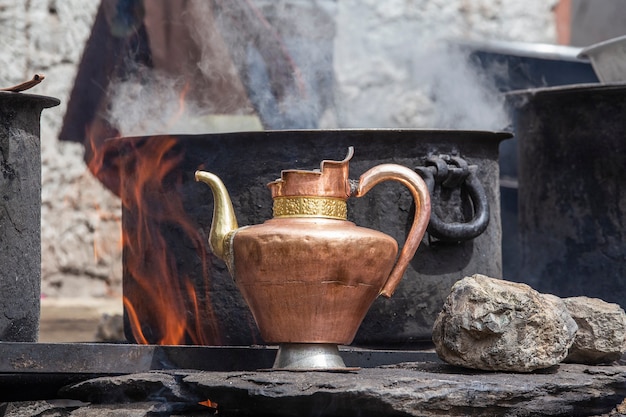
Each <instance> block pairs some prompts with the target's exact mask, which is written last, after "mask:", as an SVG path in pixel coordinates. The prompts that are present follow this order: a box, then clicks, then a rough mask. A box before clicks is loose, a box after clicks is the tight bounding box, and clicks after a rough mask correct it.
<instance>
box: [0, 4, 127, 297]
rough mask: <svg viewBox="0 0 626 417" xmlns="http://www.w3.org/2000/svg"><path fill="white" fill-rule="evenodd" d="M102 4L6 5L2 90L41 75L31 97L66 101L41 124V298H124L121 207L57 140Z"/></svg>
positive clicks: (0, 21) (77, 152)
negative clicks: (39, 81)
mask: <svg viewBox="0 0 626 417" xmlns="http://www.w3.org/2000/svg"><path fill="white" fill-rule="evenodd" d="M98 4H99V0H29V1H17V2H16V1H11V0H2V1H0V39H1V41H0V42H2V48H1V52H0V64H1V65H2V71H0V84H1V85H3V86H9V85H13V84H16V83H18V82H21V81H24V80H26V79H29V78H31V77H32V75H33V74H34V73H42V74H44V75H45V76H46V78H45V80H44V81H43V82H42V83H41V84H40V85H38V86H36V87H35V88H33V89H31V90H29V91H28V92H29V93H32V94H41V95H47V96H53V97H57V98H59V99H60V100H61V105H60V106H58V107H54V108H51V109H47V110H44V111H43V114H42V118H41V149H42V155H41V162H42V196H41V198H42V207H41V214H42V235H41V238H42V294H43V296H52V297H54V296H64V297H73V296H94V297H102V296H109V295H117V294H119V293H120V292H121V270H120V250H119V248H120V231H119V229H120V227H119V225H120V214H119V213H120V205H119V201H117V199H115V198H114V197H113V196H112V195H111V194H110V193H109V192H108V191H107V190H106V189H104V187H102V186H101V185H100V183H99V182H98V181H96V180H95V179H94V178H93V177H92V175H91V173H90V172H89V171H88V170H87V168H86V166H85V164H84V162H83V147H82V145H79V144H75V143H67V142H60V141H58V140H57V135H58V132H59V131H60V129H61V123H62V120H63V114H64V109H65V107H66V104H67V98H68V96H69V93H70V91H71V88H72V85H73V81H74V76H75V73H76V69H77V65H78V62H79V60H80V57H81V54H82V49H83V45H84V44H85V41H86V40H87V38H88V36H89V34H90V32H91V25H92V23H93V19H94V17H95V12H96V10H97V7H98Z"/></svg>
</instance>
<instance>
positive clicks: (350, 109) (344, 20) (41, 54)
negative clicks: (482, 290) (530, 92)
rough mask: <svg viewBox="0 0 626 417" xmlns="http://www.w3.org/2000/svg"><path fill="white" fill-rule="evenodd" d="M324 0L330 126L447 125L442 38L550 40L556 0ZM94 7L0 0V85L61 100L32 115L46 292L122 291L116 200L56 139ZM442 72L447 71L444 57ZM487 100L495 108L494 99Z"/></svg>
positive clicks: (467, 99)
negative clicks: (438, 88)
mask: <svg viewBox="0 0 626 417" xmlns="http://www.w3.org/2000/svg"><path fill="white" fill-rule="evenodd" d="M293 3H299V1H297V0H293ZM300 3H302V1H300ZM305 3H306V2H305ZM323 3H326V5H325V7H329V6H330V8H331V9H332V13H334V15H335V17H336V37H335V41H334V46H333V49H334V63H333V66H334V72H335V77H336V83H337V85H336V91H335V93H336V96H335V103H336V106H337V112H336V114H335V115H333V117H331V118H330V121H327V122H326V124H327V125H329V126H333V125H335V126H340V127H395V126H397V127H434V124H435V123H446V120H445V118H446V117H445V114H444V115H443V116H442V113H441V112H439V113H437V111H436V110H435V109H434V108H433V104H432V102H431V100H430V97H431V96H432V94H430V93H431V92H429V88H430V87H431V86H430V85H429V82H430V81H431V80H432V79H433V78H432V75H433V73H439V72H440V71H439V70H437V69H436V68H441V66H439V67H437V66H434V65H431V64H433V61H436V60H437V59H440V57H439V56H438V55H436V54H432V53H431V51H432V50H433V49H432V47H433V45H435V44H436V42H437V41H438V40H440V39H468V38H476V39H498V40H517V41H531V42H547V43H554V42H555V40H556V31H555V27H554V19H553V15H552V8H553V6H554V5H555V1H545V0H529V1H525V2H514V1H504V0H471V1H470V0H387V1H384V2H381V1H377V0H340V1H337V2H333V1H325V2H323ZM98 5H99V0H28V1H23V2H14V1H10V0H0V42H1V43H2V48H1V50H0V64H1V65H2V66H1V68H2V70H1V71H0V85H3V86H8V85H13V84H16V83H18V82H21V81H23V80H26V79H29V78H31V77H32V75H33V74H34V73H37V72H40V73H43V74H45V75H46V79H45V81H44V82H43V83H42V84H40V85H39V86H37V87H35V88H34V89H33V90H31V92H32V93H33V94H42V95H49V96H54V97H57V98H59V99H60V100H61V105H60V106H59V107H56V108H52V109H48V110H45V111H44V113H43V115H42V121H41V140H42V156H41V162H42V165H43V167H42V209H41V210H42V293H43V296H45V297H119V296H120V295H121V235H120V203H119V201H118V199H117V198H115V197H114V196H113V195H112V194H111V193H110V192H108V191H107V190H106V189H105V188H104V187H102V186H101V185H100V184H99V183H98V181H96V180H95V179H94V178H93V177H92V175H91V174H90V172H89V171H88V170H87V168H86V166H85V164H84V162H83V147H82V145H79V144H75V143H67V142H60V141H59V140H58V139H57V136H58V132H59V130H60V128H61V122H62V119H63V115H64V109H65V106H66V103H67V99H68V96H69V94H70V91H71V88H72V85H73V80H74V77H75V74H76V70H77V65H78V62H79V60H80V57H81V53H82V50H83V46H84V44H85V41H86V39H87V38H88V36H89V34H90V30H91V25H92V23H93V19H94V16H95V12H96V10H97V7H98ZM443 67H446V65H445V63H444V65H443ZM448 69H450V70H455V69H456V68H455V66H454V65H448ZM453 72H454V71H453ZM462 75H463V74H462ZM463 76H465V75H463ZM438 80H439V81H438V82H444V83H445V82H448V83H450V87H452V89H451V90H452V91H455V90H456V91H457V92H458V91H461V90H460V85H456V84H455V83H457V82H458V81H456V79H454V78H452V77H451V78H446V77H443V78H441V77H439V78H438ZM442 80H443V81H442ZM464 94H465V93H464ZM472 94H474V93H471V92H469V93H467V94H465V95H461V96H458V95H455V94H452V93H451V94H450V97H448V98H446V100H448V101H447V102H448V103H449V105H450V106H453V105H456V104H459V103H461V104H464V105H466V104H468V103H469V104H470V106H469V107H460V108H459V110H458V111H459V112H460V113H459V114H465V113H463V112H464V111H465V110H463V109H464V108H466V109H467V111H468V112H469V111H471V110H472V109H471V108H472V106H471V103H472V100H473V97H474V96H472ZM492 104H493V106H496V105H497V101H495V102H493V103H492ZM491 110H493V111H491ZM491 113H497V109H496V108H495V107H494V108H492V109H489V108H488V109H487V111H486V113H485V112H482V113H478V116H479V117H483V116H485V115H487V116H488V117H487V120H488V121H489V123H493V124H495V125H496V127H497V124H498V123H500V122H501V120H499V119H497V118H491V116H490V114H491ZM457 119H458V118H457ZM448 122H449V121H448ZM466 123H472V122H471V121H470V120H469V119H468V120H467V121H466Z"/></svg>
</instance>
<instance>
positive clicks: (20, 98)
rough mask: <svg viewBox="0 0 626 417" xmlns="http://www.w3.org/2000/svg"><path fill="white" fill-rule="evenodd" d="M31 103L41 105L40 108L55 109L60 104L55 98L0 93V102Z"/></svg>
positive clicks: (9, 92)
mask: <svg viewBox="0 0 626 417" xmlns="http://www.w3.org/2000/svg"><path fill="white" fill-rule="evenodd" d="M9 100H13V101H17V102H33V103H38V104H40V105H41V107H42V108H44V109H47V108H49V107H55V106H58V105H59V104H61V100H59V99H58V98H55V97H50V96H42V95H39V94H28V93H15V92H12V91H0V101H9Z"/></svg>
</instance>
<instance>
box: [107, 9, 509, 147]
mask: <svg viewBox="0 0 626 417" xmlns="http://www.w3.org/2000/svg"><path fill="white" fill-rule="evenodd" d="M288 3H289V4H291V3H290V2H272V1H260V0H257V1H255V2H252V1H250V0H232V1H230V0H229V1H226V0H213V1H211V2H209V1H191V2H189V3H187V4H188V8H187V9H186V10H184V12H182V14H181V15H180V16H177V17H175V20H176V19H177V20H178V21H177V22H176V25H178V26H176V25H174V26H173V27H175V28H180V25H181V22H183V23H184V27H185V28H186V29H185V30H187V31H188V32H189V33H188V34H187V37H188V40H192V41H193V42H192V43H191V44H187V45H186V46H182V45H181V48H183V49H184V48H185V47H187V46H190V45H191V49H190V51H189V52H187V53H188V54H190V55H191V59H189V60H188V62H187V64H186V65H188V66H190V67H185V66H184V65H183V64H182V63H177V62H172V61H176V60H177V58H178V57H167V56H165V57H161V60H160V61H159V58H158V56H157V58H156V59H155V67H156V68H147V67H138V68H133V69H132V73H131V75H128V74H126V75H125V77H124V79H123V80H118V82H116V83H114V84H113V85H112V86H111V87H110V89H109V97H110V104H109V107H108V115H107V117H108V120H109V121H110V122H111V124H113V125H114V126H116V127H117V129H118V130H119V131H120V133H121V135H122V136H130V135H145V134H155V133H210V132H213V131H225V130H258V129H262V128H265V129H289V128H319V127H403V128H445V129H477V130H502V129H503V128H506V127H507V126H508V125H509V120H508V116H507V114H506V111H505V107H504V97H503V95H502V94H501V93H500V92H499V91H497V89H496V88H495V86H494V84H493V82H492V74H487V73H486V72H484V71H481V69H480V68H478V67H476V66H473V65H472V62H471V61H470V59H469V56H468V51H467V50H463V49H462V48H459V47H456V46H454V45H452V44H451V43H449V42H431V43H429V44H427V45H426V46H424V44H423V43H420V42H415V41H413V42H411V43H410V44H406V45H407V47H406V49H405V50H404V51H403V53H404V57H402V58H399V59H398V62H397V63H396V62H394V60H396V59H397V58H396V57H385V56H382V57H381V58H380V60H382V61H385V60H387V62H384V65H381V66H380V67H385V66H386V68H388V70H385V69H384V68H382V69H380V70H379V72H378V73H377V72H376V69H374V70H373V71H372V72H367V73H366V72H363V75H364V77H362V78H365V79H368V78H369V79H371V80H374V79H375V78H376V77H377V76H380V79H381V81H376V82H373V84H374V85H375V86H374V87H371V86H370V85H367V84H359V82H360V81H358V80H356V78H358V73H359V72H360V71H364V70H361V69H359V68H358V63H357V64H356V67H355V64H354V63H352V64H351V66H342V60H343V61H346V60H347V59H346V58H343V57H341V56H339V57H337V58H339V59H338V61H336V60H335V59H334V56H333V55H334V54H336V51H337V50H339V51H346V52H349V51H348V50H347V49H342V48H348V49H349V47H347V46H344V47H339V49H338V48H337V45H336V42H337V41H338V38H337V37H336V36H335V35H336V34H337V30H338V28H337V26H338V25H341V24H343V23H342V22H343V20H341V19H342V18H341V17H338V16H337V10H336V5H334V2H332V1H326V2H325V1H321V2H312V3H311V4H305V3H299V2H293V4H294V5H296V4H297V7H296V6H293V5H291V6H289V7H287V6H286V4H288ZM327 3H328V4H330V5H333V7H331V8H330V9H328V7H327V8H324V7H320V6H318V4H320V5H324V4H327ZM150 4H151V3H147V5H150ZM168 7H169V6H168ZM302 8H304V9H302ZM150 12H151V11H150V8H149V7H148V8H147V15H148V16H149V15H150ZM304 15H306V16H307V17H308V18H307V19H302V18H301V17H302V16H304ZM343 18H345V16H344V17H343ZM337 19H339V20H337ZM149 29H150V28H149ZM150 30H154V27H152V29H150ZM150 30H149V31H148V35H150V34H151V32H150ZM351 36H356V35H355V34H353V35H351ZM359 36H365V34H361V35H359ZM345 40H346V39H343V40H341V39H339V41H340V42H341V41H343V42H345ZM399 42H405V40H402V39H400V40H399ZM151 46H152V47H154V44H153V45H151ZM172 50H174V49H172ZM373 53H375V51H374V52H373ZM354 57H355V58H356V59H357V60H358V59H359V57H358V56H356V55H355V56H354ZM405 57H407V58H405ZM194 59H195V60H194ZM348 59H352V56H351V57H350V58H348ZM338 62H339V65H338ZM396 64H398V65H397V67H399V68H402V69H401V70H398V71H396V70H395V69H394V67H396ZM361 66H363V67H368V66H370V65H369V64H368V62H367V61H364V62H363V63H362V64H361ZM371 66H372V67H374V68H376V67H377V66H376V65H371ZM160 67H163V68H160ZM355 68H356V69H357V71H356V73H357V75H354V76H352V77H354V79H355V80H351V79H350V77H351V76H348V77H346V76H345V75H344V74H341V72H342V71H348V72H354V71H352V69H355ZM389 68H391V69H389ZM502 70H503V71H505V70H506V69H502ZM385 71H387V72H388V73H385ZM394 71H396V73H394ZM390 74H391V75H390ZM397 74H401V75H397ZM346 79H347V80H348V83H347V84H348V85H347V87H346V85H338V83H341V82H342V81H345V80H346ZM351 83H353V84H354V85H351ZM370 84H372V83H370ZM337 103H339V106H338V105H337ZM224 115H231V116H232V115H236V116H239V117H230V118H227V117H225V116H224ZM218 116H219V117H218Z"/></svg>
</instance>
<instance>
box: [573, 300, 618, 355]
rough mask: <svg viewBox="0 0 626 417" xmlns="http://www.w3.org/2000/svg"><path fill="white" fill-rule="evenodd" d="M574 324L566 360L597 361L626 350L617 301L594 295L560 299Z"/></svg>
mask: <svg viewBox="0 0 626 417" xmlns="http://www.w3.org/2000/svg"><path fill="white" fill-rule="evenodd" d="M563 301H564V302H565V305H566V307H567V310H568V311H569V313H570V314H571V315H572V317H573V318H574V320H575V321H576V324H578V333H577V334H576V338H575V339H574V344H573V345H572V347H571V348H570V350H569V354H568V355H567V357H566V358H565V361H567V362H576V363H586V364H599V363H607V362H612V361H616V360H618V359H620V358H621V357H622V355H623V354H624V352H626V313H625V312H624V310H623V309H622V308H621V307H620V306H619V304H614V303H607V302H606V301H603V300H600V299H598V298H589V297H571V298H565V299H563Z"/></svg>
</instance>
